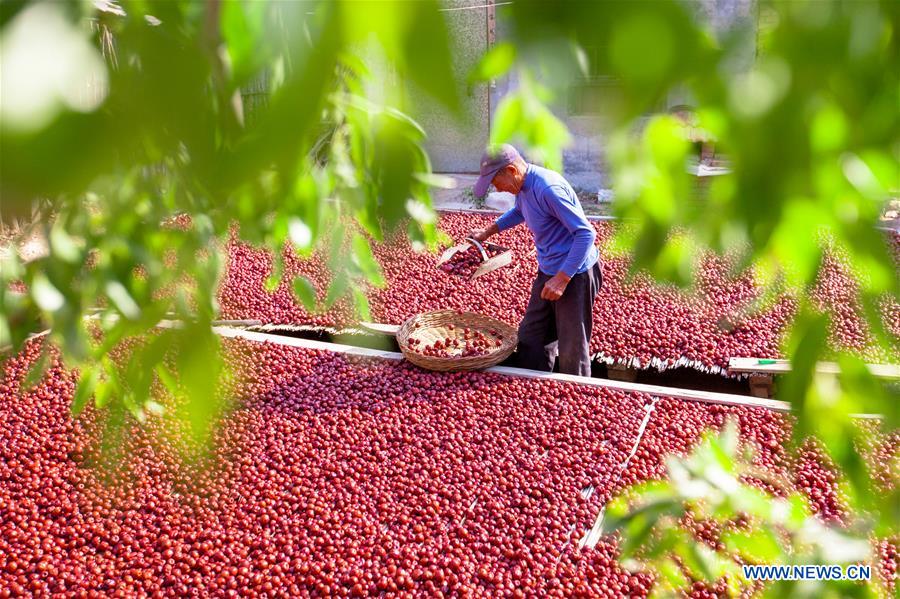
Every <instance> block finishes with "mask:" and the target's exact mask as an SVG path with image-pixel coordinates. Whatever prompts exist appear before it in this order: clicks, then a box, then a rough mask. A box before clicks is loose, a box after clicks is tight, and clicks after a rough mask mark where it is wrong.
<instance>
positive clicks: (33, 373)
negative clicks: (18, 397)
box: [19, 346, 50, 393]
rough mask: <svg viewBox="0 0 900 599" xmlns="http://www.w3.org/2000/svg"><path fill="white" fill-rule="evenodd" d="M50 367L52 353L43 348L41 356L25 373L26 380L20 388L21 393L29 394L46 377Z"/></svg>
mask: <svg viewBox="0 0 900 599" xmlns="http://www.w3.org/2000/svg"><path fill="white" fill-rule="evenodd" d="M49 365H50V353H49V351H48V350H47V347H46V346H42V347H41V354H40V355H39V356H38V359H37V360H35V361H34V362H32V363H31V366H29V367H28V370H27V372H26V373H25V378H24V379H23V380H22V384H21V385H20V386H19V390H20V392H22V393H27V392H28V391H31V390H32V389H33V388H34V386H35V385H37V384H38V382H39V381H40V380H41V379H42V378H43V377H44V373H46V372H47V368H48V367H49Z"/></svg>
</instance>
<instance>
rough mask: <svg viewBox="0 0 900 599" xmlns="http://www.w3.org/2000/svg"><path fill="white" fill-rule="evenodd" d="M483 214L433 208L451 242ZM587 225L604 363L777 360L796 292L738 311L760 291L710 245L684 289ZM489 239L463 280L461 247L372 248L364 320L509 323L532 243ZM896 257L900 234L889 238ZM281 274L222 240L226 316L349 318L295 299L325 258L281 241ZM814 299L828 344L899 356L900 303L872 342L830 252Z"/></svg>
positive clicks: (257, 254) (513, 234) (530, 269)
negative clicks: (295, 285)
mask: <svg viewBox="0 0 900 599" xmlns="http://www.w3.org/2000/svg"><path fill="white" fill-rule="evenodd" d="M490 222H492V217H490V216H485V215H478V214H465V213H444V214H441V216H440V220H439V227H440V228H441V229H442V230H443V231H444V232H446V233H447V234H448V235H449V236H450V237H451V238H453V239H454V240H461V239H463V238H464V237H465V236H466V235H468V233H469V232H470V231H472V230H473V229H477V228H482V227H485V226H487V225H488V224H490ZM616 226H618V225H616V224H614V223H609V222H597V223H594V227H595V229H596V231H597V238H598V243H599V245H600V247H601V253H602V254H603V287H602V289H601V292H600V294H599V295H598V297H597V299H596V301H595V303H594V328H593V336H592V338H591V351H592V352H593V354H594V355H595V357H596V358H598V359H599V360H602V361H604V362H607V363H618V364H623V365H626V366H630V367H635V368H656V369H658V370H664V369H667V368H672V367H678V366H688V367H692V368H696V369H698V370H701V371H705V372H714V373H719V372H722V371H723V370H724V369H726V368H727V366H728V360H729V358H731V357H739V356H746V357H760V358H777V357H781V352H780V349H779V345H780V342H781V339H782V336H783V334H784V332H785V331H786V329H787V327H788V325H789V323H790V322H791V319H792V318H793V316H794V313H795V310H796V301H795V299H793V298H792V297H790V296H787V295H785V296H781V297H779V298H777V299H776V300H774V301H773V302H770V304H769V305H768V306H766V307H764V308H762V309H759V310H756V311H748V310H746V308H747V306H748V305H750V304H751V303H752V302H754V300H758V299H759V298H760V295H761V292H760V289H759V287H758V286H757V285H756V284H755V282H754V276H753V274H752V272H744V273H742V274H739V275H734V274H730V271H731V270H732V269H731V263H730V261H729V259H727V258H726V257H722V256H717V255H712V254H709V255H707V256H705V258H704V259H703V260H702V261H701V264H700V268H698V270H697V273H696V281H695V285H694V287H695V288H694V290H693V291H692V292H685V291H681V290H678V289H675V288H673V287H671V286H664V285H660V284H657V283H654V282H652V281H651V280H650V279H649V278H647V277H643V276H639V277H636V278H633V279H630V280H629V279H628V278H627V277H626V274H627V271H628V265H629V261H628V259H627V258H625V257H614V256H611V255H607V254H608V253H607V252H606V250H605V248H606V246H607V243H608V242H609V240H610V238H611V236H612V234H613V233H614V227H616ZM493 240H494V241H496V242H497V243H498V244H500V245H503V246H505V247H509V248H511V249H512V250H513V252H514V256H515V258H514V261H513V263H512V264H511V265H509V266H507V267H504V268H501V269H499V270H496V271H494V272H491V273H489V274H487V275H484V276H482V277H479V278H478V279H475V280H474V281H467V280H465V278H464V277H461V276H458V275H459V273H458V272H457V271H465V272H469V271H471V270H472V268H473V264H474V263H473V264H470V263H469V262H467V258H471V257H473V256H474V252H471V251H470V252H466V254H464V255H463V256H461V257H460V258H459V261H458V263H456V262H453V263H451V264H449V265H446V266H445V267H444V268H442V269H437V268H436V267H435V265H436V262H437V255H432V254H417V253H415V252H414V251H413V250H412V248H411V247H410V245H409V243H408V242H407V241H405V240H404V239H400V240H398V241H395V242H392V243H378V244H375V245H374V248H373V250H374V254H375V257H376V259H377V260H378V262H379V263H380V264H381V266H382V268H383V270H384V274H385V278H386V281H387V286H386V288H384V289H374V288H373V289H370V290H369V291H368V297H369V299H370V304H371V312H372V319H373V320H375V321H377V322H383V323H392V324H400V323H402V322H403V321H404V320H406V319H407V318H408V317H410V316H412V315H414V314H418V313H422V312H427V311H431V310H438V309H444V308H449V309H460V310H469V311H474V312H480V313H483V314H487V315H489V316H492V317H495V318H498V319H500V320H503V321H505V322H507V323H509V324H511V325H514V326H515V325H517V324H518V322H519V321H520V320H521V317H522V315H523V314H524V312H525V306H526V304H527V302H528V297H529V294H530V290H531V284H532V281H533V279H534V275H535V272H536V269H537V262H536V259H535V255H534V243H533V241H532V239H531V234H530V232H529V231H528V230H527V229H526V228H525V227H524V226H522V227H517V228H515V229H512V230H509V231H505V232H504V233H502V234H501V235H499V236H498V237H497V238H496V239H493ZM890 243H891V244H892V249H893V251H894V252H895V253H896V254H897V256H898V257H900V235H893V236H892V237H891V238H890ZM283 256H284V260H285V269H286V272H287V273H288V276H287V277H286V278H285V281H286V282H285V284H283V285H282V286H281V287H280V288H278V289H277V290H276V291H275V292H273V293H268V292H267V291H265V290H264V288H263V283H264V281H265V280H266V278H267V277H268V276H269V274H270V272H271V265H272V257H271V255H269V254H267V253H266V252H264V251H260V250H256V249H254V248H251V247H249V246H247V245H245V244H243V243H241V242H239V241H237V240H233V241H232V243H231V244H230V245H229V260H228V264H229V267H228V270H227V273H226V276H225V278H224V281H223V285H222V289H221V292H220V304H221V308H222V315H223V318H252V319H259V320H262V321H263V322H266V323H272V324H276V323H277V324H294V325H316V326H323V327H339V326H342V325H344V324H346V323H349V322H352V320H353V316H352V312H351V310H350V309H349V306H348V305H346V304H339V305H338V306H336V307H335V308H333V309H332V310H330V311H328V312H326V313H324V314H309V313H307V312H306V311H305V310H304V309H303V307H302V306H301V305H299V303H298V302H297V301H296V300H295V299H294V297H293V292H292V290H291V286H290V281H291V278H292V277H291V276H290V275H294V274H303V275H306V276H307V277H309V278H310V279H311V281H312V282H313V283H314V285H315V286H316V288H317V289H318V290H319V295H320V299H321V298H324V294H325V290H326V289H327V286H328V282H329V274H328V270H327V268H326V267H325V262H324V260H320V259H316V258H314V259H310V260H300V259H298V258H297V257H296V256H295V254H294V253H293V251H292V250H291V249H290V248H286V249H285V250H284V252H283ZM812 299H813V301H814V302H815V304H816V305H817V306H819V307H820V308H821V309H823V310H825V311H827V312H828V313H829V314H830V315H831V319H832V327H831V335H830V344H831V346H832V348H834V349H848V350H851V351H854V352H856V353H858V354H861V355H863V356H865V357H866V358H868V359H871V360H873V361H882V360H884V361H889V362H891V361H892V362H896V361H897V360H898V359H900V305H898V304H897V303H896V302H893V301H888V302H886V303H885V304H884V306H883V313H884V319H885V322H886V323H887V326H888V328H889V330H890V331H891V332H892V333H893V335H894V337H895V339H897V340H898V344H897V345H895V348H894V349H893V350H892V351H891V353H890V355H884V354H883V353H881V352H879V351H876V350H873V349H872V347H873V344H872V343H871V341H870V335H869V333H868V331H867V329H866V326H865V322H864V319H863V317H862V311H861V309H860V303H859V301H858V298H857V283H856V280H855V279H854V277H853V276H851V275H850V269H849V268H848V267H847V266H846V265H845V261H844V260H842V259H841V257H840V255H839V254H837V253H834V252H832V253H830V254H829V255H828V256H827V258H826V260H825V262H824V264H823V266H822V269H821V271H820V275H819V280H818V284H817V285H816V287H815V289H814V290H813V292H812Z"/></svg>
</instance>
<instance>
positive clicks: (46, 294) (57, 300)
mask: <svg viewBox="0 0 900 599" xmlns="http://www.w3.org/2000/svg"><path fill="white" fill-rule="evenodd" d="M31 295H32V297H33V298H34V302H35V303H36V304H37V305H38V307H39V308H40V309H41V310H44V311H45V312H56V311H57V310H59V309H60V308H62V307H63V306H64V305H65V304H66V298H65V296H64V295H63V294H62V293H60V292H59V290H58V289H57V288H56V287H54V286H53V283H51V282H50V279H48V278H47V275H45V274H44V273H42V272H39V273H37V274H35V275H34V279H33V280H32V282H31Z"/></svg>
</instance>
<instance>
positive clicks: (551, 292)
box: [541, 272, 571, 302]
mask: <svg viewBox="0 0 900 599" xmlns="http://www.w3.org/2000/svg"><path fill="white" fill-rule="evenodd" d="M570 280H571V277H569V276H568V275H567V274H566V273H564V272H558V273H556V274H555V275H553V276H552V277H551V278H550V280H549V281H547V282H546V283H544V288H543V289H542V290H541V299H545V300H550V301H551V302H555V301H556V300H558V299H559V298H561V297H562V294H563V293H564V292H565V290H566V285H568V284H569V281H570Z"/></svg>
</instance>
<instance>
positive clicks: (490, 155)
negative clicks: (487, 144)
mask: <svg viewBox="0 0 900 599" xmlns="http://www.w3.org/2000/svg"><path fill="white" fill-rule="evenodd" d="M519 158H521V156H519V152H518V151H516V149H515V148H514V147H512V146H511V145H509V144H502V145H499V146H495V147H492V148H488V151H487V152H485V153H484V156H482V157H481V171H480V172H479V175H480V176H479V177H478V181H476V182H475V190H474V191H475V197H476V198H480V197H482V196H484V194H485V193H487V189H488V186H489V185H490V184H491V181H493V180H494V175H496V174H497V173H499V172H500V169H502V168H503V167H504V166H506V165H508V164H512V163H513V162H515V161H516V160H518V159H519Z"/></svg>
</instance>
